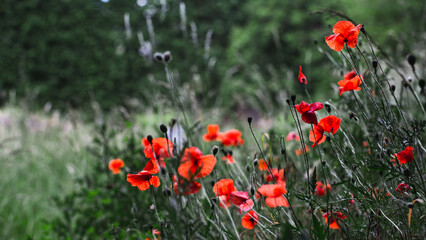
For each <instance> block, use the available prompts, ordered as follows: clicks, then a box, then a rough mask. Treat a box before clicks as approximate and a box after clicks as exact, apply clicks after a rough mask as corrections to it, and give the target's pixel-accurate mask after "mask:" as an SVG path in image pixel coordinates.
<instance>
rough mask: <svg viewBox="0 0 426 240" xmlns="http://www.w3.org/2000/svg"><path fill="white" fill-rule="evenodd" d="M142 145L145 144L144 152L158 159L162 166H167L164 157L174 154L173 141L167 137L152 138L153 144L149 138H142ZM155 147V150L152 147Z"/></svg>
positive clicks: (148, 156)
mask: <svg viewBox="0 0 426 240" xmlns="http://www.w3.org/2000/svg"><path fill="white" fill-rule="evenodd" d="M142 145H143V146H144V148H145V149H144V154H145V157H147V158H154V159H157V161H158V163H159V164H160V167H165V166H166V164H165V163H164V158H168V157H171V156H173V143H172V141H170V140H167V139H166V138H154V139H152V146H151V144H150V143H149V141H148V139H146V138H143V139H142ZM153 148H154V151H152V149H153Z"/></svg>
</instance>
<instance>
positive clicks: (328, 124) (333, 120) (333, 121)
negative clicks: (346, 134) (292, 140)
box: [309, 115, 341, 147]
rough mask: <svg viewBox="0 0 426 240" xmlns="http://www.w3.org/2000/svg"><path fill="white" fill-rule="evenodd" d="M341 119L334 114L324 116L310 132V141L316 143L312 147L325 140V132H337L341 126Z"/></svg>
mask: <svg viewBox="0 0 426 240" xmlns="http://www.w3.org/2000/svg"><path fill="white" fill-rule="evenodd" d="M340 121H341V119H340V118H337V117H336V116H333V115H330V116H327V117H325V118H322V119H321V120H320V121H319V123H318V124H317V125H315V126H314V127H313V128H312V129H311V131H310V132H309V141H311V142H313V143H314V144H313V145H312V147H315V146H316V145H318V144H320V143H323V142H324V141H325V139H326V137H325V135H324V132H328V133H331V134H335V133H336V132H337V130H339V128H340Z"/></svg>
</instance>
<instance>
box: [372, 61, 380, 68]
mask: <svg viewBox="0 0 426 240" xmlns="http://www.w3.org/2000/svg"><path fill="white" fill-rule="evenodd" d="M371 64H372V65H373V68H374V69H376V68H377V65H378V64H379V62H377V60H373V61H372V62H371Z"/></svg>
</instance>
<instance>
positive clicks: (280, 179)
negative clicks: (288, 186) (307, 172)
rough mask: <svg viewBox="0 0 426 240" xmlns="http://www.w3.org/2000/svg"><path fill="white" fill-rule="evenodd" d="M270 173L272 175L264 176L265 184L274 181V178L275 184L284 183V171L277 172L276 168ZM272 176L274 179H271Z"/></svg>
mask: <svg viewBox="0 0 426 240" xmlns="http://www.w3.org/2000/svg"><path fill="white" fill-rule="evenodd" d="M271 172H272V175H271V174H268V176H266V179H265V180H266V181H267V182H272V181H274V178H275V180H276V181H277V183H280V182H284V180H285V179H284V169H280V170H278V168H273V169H271ZM268 173H269V172H268ZM272 176H274V177H272Z"/></svg>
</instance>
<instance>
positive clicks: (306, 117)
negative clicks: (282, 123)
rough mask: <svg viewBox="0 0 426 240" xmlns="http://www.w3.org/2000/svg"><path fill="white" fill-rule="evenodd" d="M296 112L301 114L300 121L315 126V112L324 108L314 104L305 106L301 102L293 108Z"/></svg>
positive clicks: (317, 103)
mask: <svg viewBox="0 0 426 240" xmlns="http://www.w3.org/2000/svg"><path fill="white" fill-rule="evenodd" d="M294 107H295V108H296V110H297V111H298V112H299V113H300V114H302V121H304V122H305V123H309V124H317V123H318V121H317V116H316V115H315V111H318V110H320V109H322V108H323V107H324V105H322V103H320V102H316V103H311V104H307V103H306V102H303V101H302V102H301V103H300V104H298V105H295V106H294Z"/></svg>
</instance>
